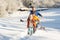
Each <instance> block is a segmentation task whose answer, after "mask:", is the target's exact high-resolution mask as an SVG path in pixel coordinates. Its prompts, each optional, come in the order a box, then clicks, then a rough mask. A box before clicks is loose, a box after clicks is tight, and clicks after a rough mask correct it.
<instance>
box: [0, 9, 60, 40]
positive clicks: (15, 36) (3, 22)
mask: <svg viewBox="0 0 60 40" xmlns="http://www.w3.org/2000/svg"><path fill="white" fill-rule="evenodd" d="M14 13H16V14H13V15H12V14H11V15H9V16H11V17H9V18H0V40H60V18H59V17H60V9H50V10H46V11H41V12H40V13H41V14H42V15H43V16H44V18H40V19H41V25H42V26H45V27H46V30H45V31H44V30H37V31H36V33H35V34H33V35H32V36H28V35H27V28H26V19H27V16H28V15H29V12H27V11H25V12H21V13H22V14H21V13H19V12H14ZM15 15H18V16H15ZM20 19H23V20H24V22H20Z"/></svg>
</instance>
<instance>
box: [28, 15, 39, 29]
mask: <svg viewBox="0 0 60 40" xmlns="http://www.w3.org/2000/svg"><path fill="white" fill-rule="evenodd" d="M30 18H31V17H28V19H27V27H29V25H30V23H31V22H32V24H33V27H34V28H36V21H39V18H38V17H37V16H36V15H32V18H31V21H30Z"/></svg>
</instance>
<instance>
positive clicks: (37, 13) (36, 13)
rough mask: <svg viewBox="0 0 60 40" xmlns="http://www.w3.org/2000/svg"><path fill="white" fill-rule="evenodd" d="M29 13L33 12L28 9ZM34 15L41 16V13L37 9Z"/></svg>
mask: <svg viewBox="0 0 60 40" xmlns="http://www.w3.org/2000/svg"><path fill="white" fill-rule="evenodd" d="M30 14H33V11H30ZM35 15H36V16H41V17H42V15H41V14H40V13H39V12H38V11H35Z"/></svg>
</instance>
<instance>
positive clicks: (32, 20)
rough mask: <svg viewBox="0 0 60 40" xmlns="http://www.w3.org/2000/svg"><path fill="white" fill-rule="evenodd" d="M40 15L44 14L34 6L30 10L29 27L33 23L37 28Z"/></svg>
mask: <svg viewBox="0 0 60 40" xmlns="http://www.w3.org/2000/svg"><path fill="white" fill-rule="evenodd" d="M38 16H41V17H42V15H41V14H40V13H39V12H38V11H36V10H35V8H34V7H33V6H32V10H31V11H30V14H29V16H28V19H27V28H29V27H30V24H31V23H32V24H33V26H34V30H36V28H37V26H38V22H39V21H40V20H39V18H38Z"/></svg>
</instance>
